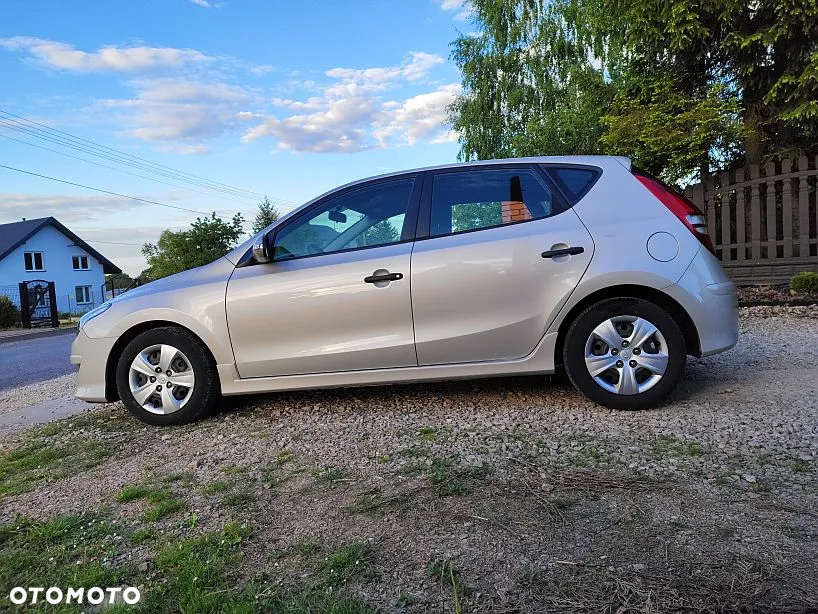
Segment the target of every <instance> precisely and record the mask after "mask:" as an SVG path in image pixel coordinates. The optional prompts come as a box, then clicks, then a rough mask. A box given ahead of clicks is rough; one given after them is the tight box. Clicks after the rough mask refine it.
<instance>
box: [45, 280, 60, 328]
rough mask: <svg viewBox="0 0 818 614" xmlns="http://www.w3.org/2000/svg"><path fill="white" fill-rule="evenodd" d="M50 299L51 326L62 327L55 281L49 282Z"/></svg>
mask: <svg viewBox="0 0 818 614" xmlns="http://www.w3.org/2000/svg"><path fill="white" fill-rule="evenodd" d="M48 300H49V302H50V303H51V305H50V307H51V328H59V327H60V316H59V314H58V313H57V291H56V289H55V288H54V282H53V281H49V282H48Z"/></svg>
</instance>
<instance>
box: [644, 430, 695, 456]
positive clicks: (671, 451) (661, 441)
mask: <svg viewBox="0 0 818 614" xmlns="http://www.w3.org/2000/svg"><path fill="white" fill-rule="evenodd" d="M650 452H651V456H653V458H655V459H657V460H658V459H662V458H679V457H682V458H685V457H686V458H697V457H699V456H702V455H703V454H704V451H703V450H702V447H701V445H700V444H698V443H695V442H689V441H683V440H681V439H679V438H678V437H674V436H673V435H662V436H661V437H658V438H657V439H655V440H654V441H653V442H652V443H651V445H650Z"/></svg>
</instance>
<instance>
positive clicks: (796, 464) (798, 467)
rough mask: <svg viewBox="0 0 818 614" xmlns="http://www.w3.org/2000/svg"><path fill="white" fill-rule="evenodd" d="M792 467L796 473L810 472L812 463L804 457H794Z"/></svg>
mask: <svg viewBox="0 0 818 614" xmlns="http://www.w3.org/2000/svg"><path fill="white" fill-rule="evenodd" d="M790 468H791V469H792V470H793V471H794V472H795V473H810V472H811V471H812V463H811V462H809V461H807V460H804V459H803V458H794V459H792V461H791V462H790Z"/></svg>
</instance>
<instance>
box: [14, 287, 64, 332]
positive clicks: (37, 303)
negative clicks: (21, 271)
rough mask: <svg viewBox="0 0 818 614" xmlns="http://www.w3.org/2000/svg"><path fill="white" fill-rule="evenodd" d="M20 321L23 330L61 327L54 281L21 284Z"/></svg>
mask: <svg viewBox="0 0 818 614" xmlns="http://www.w3.org/2000/svg"><path fill="white" fill-rule="evenodd" d="M20 319H21V320H22V322H23V328H34V327H41V326H51V327H52V328H58V327H59V326H60V319H59V317H58V315H57V294H56V292H55V291H54V282H53V281H45V280H43V279H32V280H31V281H24V282H21V283H20Z"/></svg>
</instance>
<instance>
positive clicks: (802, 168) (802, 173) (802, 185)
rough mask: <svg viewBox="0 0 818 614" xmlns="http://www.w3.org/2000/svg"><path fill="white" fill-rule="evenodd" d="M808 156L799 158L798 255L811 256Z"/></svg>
mask: <svg viewBox="0 0 818 614" xmlns="http://www.w3.org/2000/svg"><path fill="white" fill-rule="evenodd" d="M808 168H809V165H808V164H807V157H806V156H801V157H800V158H798V235H799V239H800V241H799V248H798V256H799V257H800V258H807V257H808V256H809V184H808V182H807V169H808Z"/></svg>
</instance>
